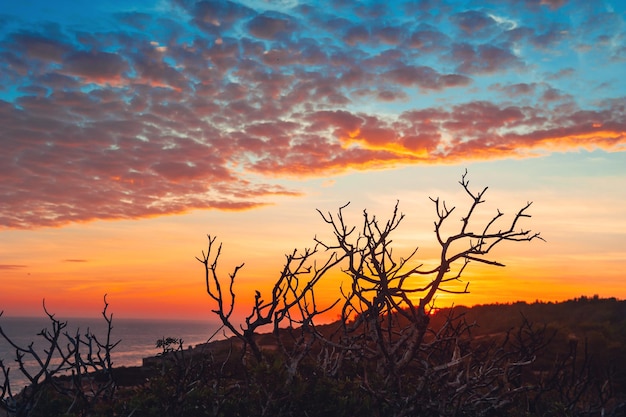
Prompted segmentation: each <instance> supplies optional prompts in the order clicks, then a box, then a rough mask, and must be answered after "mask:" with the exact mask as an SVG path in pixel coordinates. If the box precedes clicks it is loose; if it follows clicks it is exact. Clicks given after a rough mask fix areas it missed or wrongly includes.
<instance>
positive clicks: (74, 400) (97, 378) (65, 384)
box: [0, 295, 120, 417]
mask: <svg viewBox="0 0 626 417" xmlns="http://www.w3.org/2000/svg"><path fill="white" fill-rule="evenodd" d="M108 306H109V304H108V302H107V300H106V295H105V296H104V308H103V310H102V316H103V318H104V320H105V321H106V323H107V331H106V335H105V337H104V339H103V340H102V341H101V340H100V339H99V338H98V337H97V336H96V335H95V334H94V333H92V332H91V331H90V330H89V329H87V331H86V332H85V333H81V331H80V329H77V330H76V332H74V333H72V334H70V333H69V332H68V331H67V330H66V328H67V322H64V321H60V320H58V319H57V318H55V316H54V314H51V313H50V312H48V310H47V309H46V306H45V301H44V304H43V309H44V312H45V313H46V315H47V316H48V319H49V320H50V325H51V326H50V328H44V329H42V330H41V331H40V332H39V333H38V336H41V337H42V338H43V339H44V341H45V346H44V347H43V349H42V351H43V352H40V351H38V350H37V349H35V347H34V342H31V343H30V344H29V345H28V346H26V347H24V346H20V345H18V344H17V343H16V342H15V341H14V340H13V339H12V338H11V336H9V335H8V334H6V333H5V331H4V329H3V328H2V326H0V336H2V338H3V339H4V340H5V341H6V342H7V343H8V344H9V345H10V346H11V347H12V348H13V349H15V362H17V367H18V371H19V372H20V373H21V374H22V375H23V376H24V377H25V378H26V379H27V381H28V385H27V386H26V387H25V388H24V389H23V390H21V392H19V393H15V392H13V391H12V388H11V383H10V367H9V366H7V365H6V364H5V363H3V362H1V361H0V370H1V371H2V374H3V376H4V381H3V384H2V391H0V394H2V395H1V396H0V409H4V410H6V411H7V412H10V413H14V414H15V415H16V416H18V417H20V416H29V415H30V414H31V412H33V411H34V410H35V409H36V408H37V406H38V404H39V401H40V400H41V398H42V395H44V393H46V392H50V390H52V391H54V392H56V393H58V394H60V395H62V396H64V397H66V398H68V399H69V400H70V403H69V406H68V409H67V411H66V412H67V413H70V412H72V411H73V410H74V409H88V408H89V407H91V406H92V405H93V404H95V403H96V402H98V401H100V400H106V399H111V398H112V397H113V394H114V392H115V383H114V379H113V363H112V361H111V351H112V350H113V349H114V348H115V346H117V344H118V343H119V342H120V341H117V342H112V340H111V330H112V329H113V326H112V320H113V315H112V314H108V313H107V309H108ZM1 315H2V313H0V316H1ZM27 362H34V363H35V366H34V370H33V369H32V368H29V366H27Z"/></svg>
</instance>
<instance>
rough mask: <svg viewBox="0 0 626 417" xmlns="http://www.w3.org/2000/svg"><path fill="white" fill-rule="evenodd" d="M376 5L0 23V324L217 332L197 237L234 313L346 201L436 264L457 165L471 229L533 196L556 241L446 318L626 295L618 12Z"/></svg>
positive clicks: (24, 9) (3, 19)
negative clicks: (115, 324)
mask: <svg viewBox="0 0 626 417" xmlns="http://www.w3.org/2000/svg"><path fill="white" fill-rule="evenodd" d="M388 3H389V4H387V3H384V2H383V3H381V2H372V1H359V2H350V1H347V2H333V1H331V2H320V1H306V0H303V1H299V0H292V1H287V0H285V1H263V0H258V1H257V0H246V1H240V2H237V1H234V2H229V1H200V2H195V1H183V0H164V1H154V0H141V1H133V2H117V1H100V2H93V4H90V5H87V4H82V3H81V5H80V7H79V8H77V6H76V2H74V1H69V0H62V1H55V2H43V1H34V2H12V3H11V4H10V5H6V6H2V8H0V57H1V58H0V126H1V127H0V146H1V147H0V149H1V151H0V280H1V282H2V286H1V289H0V311H4V314H6V315H8V316H23V315H27V316H32V315H41V314H42V307H41V306H42V300H43V299H45V300H46V306H47V307H48V309H49V310H50V311H53V312H56V313H58V314H59V315H61V316H95V315H98V314H99V313H100V311H101V308H102V299H103V296H104V294H107V299H108V301H109V303H110V309H111V311H112V312H113V313H114V314H115V315H116V316H118V317H174V318H205V317H206V318H210V317H211V311H210V310H211V305H210V303H209V299H208V297H207V295H206V293H205V288H204V275H203V274H204V271H203V268H202V265H201V264H200V263H199V262H198V261H197V260H196V259H195V257H196V256H200V254H201V251H202V250H204V249H206V244H207V234H210V235H212V236H217V238H218V240H219V241H221V242H223V254H222V257H221V260H220V271H221V273H222V274H223V277H224V279H227V274H228V273H229V272H232V270H233V268H234V267H236V266H237V265H240V264H241V263H245V266H244V267H243V268H242V269H241V271H240V272H239V274H238V276H237V282H236V287H235V288H236V290H237V293H238V294H240V297H241V300H240V302H241V304H240V305H239V308H240V310H238V311H241V312H244V310H245V308H246V306H247V305H249V303H251V302H252V299H253V293H254V290H256V289H259V290H261V291H262V292H263V291H268V289H269V288H270V286H271V285H272V283H273V282H274V279H275V278H276V277H277V276H278V274H279V273H280V270H281V268H282V266H283V263H284V260H285V257H284V254H285V253H290V252H291V251H293V249H294V248H300V249H304V248H307V247H312V246H314V240H313V239H314V237H316V236H317V237H321V238H323V237H325V236H326V237H328V236H330V232H331V231H330V230H329V229H328V225H327V224H325V223H324V221H323V220H322V219H321V218H320V216H319V214H318V213H317V212H316V209H319V210H320V211H321V212H323V213H326V212H332V213H334V212H336V210H337V209H338V208H339V207H341V206H343V205H344V204H346V203H347V202H350V205H349V208H348V209H347V211H346V213H347V214H348V215H349V221H350V222H351V223H352V224H354V225H357V226H358V225H359V223H360V222H361V220H362V212H363V209H367V210H368V212H369V213H371V214H375V215H376V216H377V217H378V218H380V219H386V218H388V217H389V216H390V215H391V214H392V212H393V208H394V205H395V204H396V201H399V202H400V203H399V207H400V211H401V212H402V213H404V214H405V215H406V218H405V220H404V221H403V224H402V225H401V226H400V228H399V229H398V230H397V231H396V236H395V237H394V238H393V241H394V245H396V246H395V247H396V248H397V249H396V250H397V253H398V256H402V254H408V253H410V252H411V251H412V249H414V248H415V247H419V250H418V252H417V255H416V258H415V262H416V263H418V264H419V263H424V264H425V265H427V264H429V263H431V262H436V260H437V257H438V256H439V253H438V252H437V251H438V245H437V242H436V239H435V236H434V234H433V221H434V220H435V219H436V212H435V207H434V205H433V202H432V201H431V200H430V199H429V197H433V198H434V197H439V198H440V199H442V200H445V201H446V202H447V203H448V204H449V205H450V206H458V209H457V210H458V212H459V214H458V215H457V216H456V217H454V216H453V217H452V218H451V219H450V220H449V223H450V224H449V226H448V227H449V228H450V231H453V230H455V228H458V227H459V225H460V221H459V220H460V217H461V214H460V213H462V212H463V210H464V207H467V205H468V204H469V203H470V201H469V200H468V196H467V194H465V193H464V191H463V189H462V187H461V186H460V185H459V184H458V181H459V180H460V178H461V175H462V174H463V173H464V172H465V170H466V169H467V171H468V178H469V180H470V188H472V189H476V190H482V188H484V187H486V186H488V187H489V190H488V192H487V194H486V197H485V199H486V202H485V203H484V204H481V205H480V206H479V212H478V213H476V219H477V220H480V221H483V220H485V219H487V220H488V219H490V218H491V217H492V216H494V215H495V213H497V210H498V209H500V211H502V212H503V213H505V215H506V216H509V217H508V218H510V216H512V215H514V214H515V213H516V212H517V210H519V209H520V208H521V207H523V206H524V205H525V204H526V203H527V202H528V201H532V202H533V204H532V206H531V207H530V209H529V213H530V214H531V215H532V218H528V219H526V218H525V219H523V222H522V224H521V227H522V228H523V229H532V230H533V231H539V232H541V236H542V237H544V238H545V240H546V241H545V242H542V241H538V240H537V241H533V242H522V243H512V244H509V245H507V244H503V245H502V246H501V247H499V248H498V250H497V251H495V252H494V253H493V257H494V258H495V259H497V260H498V261H500V262H502V263H504V264H505V265H506V267H505V268H499V267H493V266H486V265H480V264H474V263H472V264H470V265H469V266H468V268H467V270H466V271H465V273H464V275H463V278H462V280H463V281H462V282H460V283H459V285H460V286H461V287H465V284H466V283H467V282H470V286H469V290H470V294H465V295H460V296H455V295H450V294H442V295H441V296H440V297H439V298H438V301H437V302H438V303H440V305H441V306H444V305H450V304H452V303H455V304H466V305H473V304H482V303H490V302H512V301H517V300H526V301H534V300H545V301H558V300H565V299H568V298H572V297H577V296H580V295H588V296H589V295H594V294H598V295H600V296H603V297H617V298H620V299H623V298H626V275H625V273H624V271H626V83H625V82H624V74H626V6H625V5H624V2H622V1H618V0H611V1H601V2H588V1H583V0H566V1H556V0H555V1H542V2H539V1H534V0H526V1H521V2H512V1H494V2H485V1H469V2H460V1H458V2H457V1H446V2H433V3H432V4H431V2H414V1H408V0H407V1H397V2H388ZM477 224H479V223H477ZM322 255H323V254H322ZM343 279H344V278H343V275H342V272H341V271H336V272H333V274H331V275H330V276H329V277H328V278H327V280H326V281H325V282H323V283H322V284H321V287H320V289H319V301H320V302H321V303H329V304H330V303H332V301H333V300H334V299H335V298H336V297H338V296H340V293H339V287H340V285H341V282H342V280H343ZM242 314H243V313H242Z"/></svg>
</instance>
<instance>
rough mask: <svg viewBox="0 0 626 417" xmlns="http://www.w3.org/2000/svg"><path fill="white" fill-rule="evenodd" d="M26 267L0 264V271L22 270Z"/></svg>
mask: <svg viewBox="0 0 626 417" xmlns="http://www.w3.org/2000/svg"><path fill="white" fill-rule="evenodd" d="M26 267H28V265H12V264H0V270H3V269H4V270H13V269H23V268H26Z"/></svg>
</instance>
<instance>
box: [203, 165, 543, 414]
mask: <svg viewBox="0 0 626 417" xmlns="http://www.w3.org/2000/svg"><path fill="white" fill-rule="evenodd" d="M459 183H460V185H461V187H462V188H463V190H464V191H465V194H466V195H467V196H468V197H469V199H470V204H469V208H468V209H467V211H466V212H464V213H463V214H462V215H461V219H460V225H459V226H458V228H457V229H456V232H454V233H451V234H445V233H444V229H443V226H444V225H447V224H448V223H449V222H450V220H451V219H452V214H453V213H455V207H451V208H449V207H448V206H447V204H446V202H444V201H441V200H440V199H439V198H431V200H432V202H433V203H434V205H435V211H436V215H437V220H436V221H435V222H434V226H435V229H434V232H435V237H436V240H437V242H438V244H439V246H440V256H439V262H438V265H436V266H434V267H429V268H427V267H424V265H423V264H418V263H417V262H415V261H414V258H415V255H416V254H417V250H418V249H417V248H416V249H415V250H413V251H412V253H410V254H409V255H408V256H407V257H405V258H403V257H397V256H396V255H395V254H394V253H393V249H392V243H393V240H392V237H391V236H392V234H393V232H394V231H395V230H396V229H397V228H398V227H399V225H400V224H401V222H402V220H403V219H404V214H401V213H400V212H399V210H398V203H396V205H395V208H394V211H393V214H392V216H391V218H390V219H389V220H387V221H385V222H381V221H379V220H378V219H377V218H376V216H372V215H370V214H369V213H368V212H367V211H366V210H364V211H363V221H362V224H361V225H360V226H359V227H357V226H351V225H349V224H348V222H347V221H346V219H345V216H344V211H345V208H346V207H347V204H346V205H344V206H343V207H340V208H339V210H338V212H337V213H336V214H335V215H333V214H331V213H327V214H324V213H322V212H321V211H319V210H318V212H319V214H320V215H321V217H322V219H323V221H324V222H325V223H326V224H327V225H328V226H329V227H330V229H331V232H332V236H333V237H332V239H331V240H330V241H325V240H323V239H321V238H318V237H315V239H314V241H315V242H316V246H315V248H314V249H312V250H306V251H304V252H302V253H299V252H297V251H294V252H292V253H291V254H289V255H287V261H286V263H285V267H284V269H283V271H282V272H281V274H280V276H279V277H278V279H277V281H276V282H275V284H274V286H273V288H272V291H271V294H270V295H269V297H268V298H267V299H265V298H263V297H262V295H261V293H260V292H259V291H256V295H255V299H254V300H255V301H254V305H253V307H252V312H251V314H250V315H249V316H248V317H247V318H246V320H245V325H240V326H239V327H237V326H236V325H235V324H234V323H233V321H232V314H233V311H234V305H235V292H234V290H233V285H234V282H235V278H236V275H237V273H238V272H239V270H240V269H241V268H242V267H243V264H241V265H239V266H237V267H236V268H235V269H234V271H233V272H232V273H231V274H230V275H229V281H228V283H227V284H224V283H223V281H221V280H220V277H219V275H218V274H217V263H218V258H219V255H220V252H221V245H220V246H219V247H218V248H217V251H216V253H215V254H213V253H212V251H214V245H215V238H214V237H211V236H209V246H208V250H207V252H206V253H204V252H203V254H202V258H197V259H198V260H199V261H200V262H201V263H202V264H203V265H204V268H205V282H206V290H207V293H208V295H209V297H210V298H211V299H212V301H213V302H214V303H215V304H216V308H215V309H214V310H213V312H214V313H216V314H217V315H218V316H219V318H220V319H221V321H222V323H224V325H225V326H226V327H227V328H229V329H230V331H231V332H232V333H233V334H234V335H235V336H236V337H238V338H239V339H241V340H242V342H243V344H244V348H246V347H249V348H250V350H251V351H252V353H253V355H254V357H255V358H256V359H257V360H262V358H263V355H262V351H261V347H260V346H259V344H258V343H257V332H258V331H259V329H261V328H262V327H263V326H266V325H272V326H273V332H274V334H275V335H279V334H280V327H281V326H292V325H294V324H297V325H299V326H300V330H301V337H300V338H299V339H296V341H297V342H296V343H295V344H294V346H295V347H296V349H294V350H291V351H290V352H289V353H288V355H287V356H286V358H285V360H286V363H287V365H286V366H287V367H288V368H289V371H290V373H291V374H292V375H293V374H294V373H295V372H296V368H297V366H298V364H299V363H300V360H301V359H302V358H303V357H304V355H307V354H308V353H310V351H311V345H312V343H313V341H314V340H319V341H320V342H321V347H320V348H319V350H318V359H319V362H318V365H319V366H320V367H321V368H322V369H321V371H322V372H323V373H324V374H326V375H338V374H339V373H341V372H342V367H343V364H344V362H345V361H347V360H349V362H350V363H352V364H354V363H356V364H360V365H359V366H362V370H361V374H360V375H359V378H361V380H362V387H363V389H364V390H366V391H368V392H370V393H371V394H372V396H375V397H376V398H377V399H378V400H379V401H380V402H381V403H383V402H385V401H389V399H390V398H394V401H396V402H400V403H402V402H404V403H407V401H409V400H410V398H414V394H415V392H416V391H415V390H416V387H418V386H419V385H420V383H425V381H426V380H427V379H429V378H431V377H430V376H429V377H428V378H426V377H427V376H428V375H429V372H433V369H434V370H435V371H437V370H438V371H439V372H443V371H445V370H446V369H450V368H452V366H453V365H456V364H457V361H458V359H459V358H456V357H454V358H451V359H450V360H449V362H446V363H442V364H439V365H437V366H436V367H435V368H437V367H438V368H437V369H435V368H432V367H430V365H428V361H427V360H425V359H424V357H425V356H428V355H429V354H430V353H432V351H431V352H429V349H432V344H431V343H432V341H431V342H428V343H427V342H426V341H425V336H426V334H427V331H428V328H429V327H428V326H429V321H430V312H431V308H432V306H433V303H434V301H435V297H436V295H437V294H438V293H440V292H447V293H459V294H463V293H467V292H468V286H467V284H466V285H465V287H463V288H462V289H460V290H459V289H456V287H452V286H451V285H450V284H452V283H458V282H460V281H461V275H462V273H463V271H464V270H465V268H466V267H467V265H468V264H469V263H470V262H478V263H483V264H487V265H493V266H504V265H503V264H502V263H501V262H499V261H496V260H493V259H491V258H489V257H488V255H489V254H490V252H491V251H492V250H493V249H494V248H495V247H496V246H499V245H500V244H501V243H503V242H521V241H532V240H535V239H542V238H541V237H540V235H539V233H533V232H531V231H530V230H525V229H521V228H519V226H518V223H519V222H520V221H521V220H523V219H524V218H528V217H530V215H529V214H527V211H528V209H529V208H530V206H531V204H532V203H530V202H528V203H527V204H526V205H524V206H523V207H522V208H521V209H520V210H519V211H517V213H515V214H513V215H512V216H511V217H510V218H509V219H508V220H507V219H506V218H505V216H504V213H502V212H500V211H499V210H498V211H497V212H496V214H495V215H493V217H491V219H490V220H488V221H487V222H486V223H484V224H480V225H477V224H475V221H473V220H474V219H473V216H474V215H475V214H476V212H477V209H478V207H479V206H480V204H482V203H483V202H484V196H485V193H486V191H487V187H485V188H483V189H482V191H479V192H476V191H473V190H472V189H470V187H469V181H468V179H467V172H465V174H463V175H462V178H461V181H460V182H459ZM318 252H319V254H325V255H326V258H324V259H325V260H324V261H323V262H322V263H321V264H320V266H317V264H316V263H315V262H314V261H315V259H316V258H315V257H314V255H316V254H318ZM335 267H338V268H341V270H342V271H343V272H344V273H345V274H346V275H347V276H348V277H349V287H348V288H341V290H340V292H341V297H340V299H342V300H343V301H342V302H340V303H341V304H339V307H340V320H339V326H338V329H339V330H338V331H337V332H335V333H334V334H330V335H329V334H322V333H320V332H318V331H317V330H316V326H315V325H314V323H313V321H314V319H315V318H316V316H317V315H319V314H320V313H322V312H324V311H327V310H328V309H330V308H333V307H334V306H335V305H337V303H335V304H332V305H331V306H329V307H324V308H322V309H319V308H318V306H317V305H316V302H315V292H314V290H315V287H316V285H317V284H318V283H319V282H320V280H321V279H322V278H323V277H324V276H325V275H326V274H327V272H328V271H329V270H330V269H331V268H335ZM226 285H227V287H228V290H227V291H226V290H224V286H226ZM463 331H464V328H459V329H457V330H456V334H455V336H454V337H452V336H447V337H449V338H450V340H453V339H455V340H456V339H458V337H459V335H460V334H461V333H463ZM244 350H245V349H244ZM372 364H374V365H372ZM409 368H411V369H414V370H415V371H416V372H415V373H414V374H415V375H416V378H417V379H416V378H413V379H412V380H411V381H410V382H407V380H406V378H405V376H406V370H407V369H409ZM446 372H447V371H446ZM419 378H422V380H421V382H420V380H419ZM418 391H419V389H418ZM410 409H411V407H405V408H403V409H402V410H398V412H397V413H395V414H397V415H402V414H403V413H405V412H408V410H410Z"/></svg>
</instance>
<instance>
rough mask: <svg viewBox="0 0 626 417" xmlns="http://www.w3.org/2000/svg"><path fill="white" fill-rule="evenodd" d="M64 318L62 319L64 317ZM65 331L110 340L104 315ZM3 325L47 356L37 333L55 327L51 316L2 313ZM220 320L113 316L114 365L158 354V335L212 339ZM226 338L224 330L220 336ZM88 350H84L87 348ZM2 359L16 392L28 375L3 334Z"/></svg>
mask: <svg viewBox="0 0 626 417" xmlns="http://www.w3.org/2000/svg"><path fill="white" fill-rule="evenodd" d="M60 320H61V319H60ZM62 321H67V327H66V328H65V329H64V332H65V331H67V332H69V334H70V335H75V334H76V330H77V329H79V330H80V332H81V334H85V332H86V330H87V328H89V330H90V331H91V332H92V333H93V334H95V336H96V337H97V338H98V340H99V341H100V342H101V343H103V342H104V341H105V340H106V322H105V321H104V319H103V318H102V317H101V318H99V319H98V318H90V319H85V318H69V319H63V320H62ZM0 327H2V329H3V330H4V332H5V333H6V335H7V336H9V337H10V338H11V339H12V340H13V341H14V342H15V343H16V344H17V345H18V346H20V347H24V348H27V347H28V345H30V343H31V342H33V347H34V349H35V351H36V352H37V353H38V354H39V355H40V356H43V355H44V353H43V349H44V348H45V347H46V346H49V344H48V345H46V344H47V343H48V342H46V340H45V339H44V338H43V337H42V336H38V335H37V333H39V332H41V330H42V329H44V328H47V329H49V330H51V329H52V327H51V322H50V320H49V319H48V318H47V317H43V318H39V317H35V318H33V317H4V316H2V317H0ZM219 327H220V326H219V323H217V322H211V321H178V320H150V319H118V318H116V317H115V316H114V317H113V328H112V331H111V341H112V342H116V341H118V340H121V342H120V343H119V344H118V345H117V346H116V347H115V349H113V350H112V352H111V359H112V362H113V366H114V367H120V366H139V365H141V363H142V359H143V358H145V357H150V356H156V355H157V354H158V353H160V352H161V351H162V349H160V348H159V349H157V348H156V342H157V340H158V339H161V338H164V337H165V338H167V337H175V338H182V339H183V341H184V347H185V348H187V347H189V346H195V345H198V344H201V343H205V342H207V341H208V339H209V337H210V336H211V335H213V333H214V332H215V331H216V330H217V329H219ZM220 338H224V336H223V335H222V334H220V335H218V337H216V339H220ZM60 340H61V346H64V345H65V344H66V341H67V338H66V337H65V335H63V336H62V337H61V339H60ZM83 353H84V351H83ZM25 359H26V360H27V362H26V363H27V365H29V366H33V367H34V368H33V369H35V368H36V367H35V364H36V363H35V361H34V360H30V359H31V358H29V357H28V355H27V356H26V357H25ZM0 360H2V361H3V362H4V364H5V366H6V367H10V368H11V371H10V373H9V380H10V382H11V388H12V390H13V392H17V391H19V390H20V389H21V388H22V387H23V386H24V385H25V384H26V383H27V378H26V377H24V376H23V375H22V374H21V372H20V371H19V369H18V365H17V363H16V362H15V349H14V348H12V347H11V346H10V345H9V343H7V341H6V340H5V339H4V338H2V337H1V336H0ZM3 382H4V377H3V375H2V374H0V384H2V383H3Z"/></svg>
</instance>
